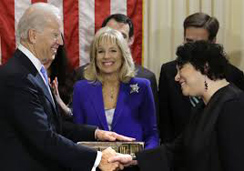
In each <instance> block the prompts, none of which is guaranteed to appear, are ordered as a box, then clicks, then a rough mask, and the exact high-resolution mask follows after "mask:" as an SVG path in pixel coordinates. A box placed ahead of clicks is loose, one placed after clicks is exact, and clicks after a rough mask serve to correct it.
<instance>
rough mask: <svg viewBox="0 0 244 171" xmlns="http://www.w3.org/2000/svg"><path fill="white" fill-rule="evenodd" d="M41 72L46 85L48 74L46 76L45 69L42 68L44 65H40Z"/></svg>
mask: <svg viewBox="0 0 244 171" xmlns="http://www.w3.org/2000/svg"><path fill="white" fill-rule="evenodd" d="M41 73H42V75H43V77H44V79H45V83H46V85H47V86H48V76H47V70H46V69H45V68H44V66H42V67H41Z"/></svg>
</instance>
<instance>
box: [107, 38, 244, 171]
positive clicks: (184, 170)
mask: <svg viewBox="0 0 244 171" xmlns="http://www.w3.org/2000/svg"><path fill="white" fill-rule="evenodd" d="M176 63H177V74H176V76H175V80H176V81H177V82H178V84H180V87H181V90H182V93H183V95H185V96H191V97H195V96H196V97H200V98H201V99H202V100H203V102H204V108H199V110H195V112H196V113H194V114H193V115H192V117H191V119H190V121H189V123H188V125H187V126H186V129H185V130H184V131H183V133H182V135H181V136H180V137H178V138H177V139H176V140H175V141H174V142H172V143H168V144H167V143H166V144H164V145H161V146H160V147H158V148H155V149H151V150H145V151H142V152H139V153H137V154H136V159H137V163H138V165H139V167H140V169H141V171H147V170H154V171H161V170H164V171H167V170H180V171H206V170H208V171H233V170H234V171H243V170H244V158H243V154H244V147H243V143H244V135H243V130H244V124H243V120H244V115H243V111H244V105H243V104H244V92H243V91H242V90H241V89H239V88H238V87H237V86H236V85H234V84H233V83H230V82H228V81H227V79H226V73H227V72H228V65H229V63H228V60H227V59H226V54H225V52H224V51H223V47H222V46H220V45H218V44H213V43H210V42H206V41H196V42H194V43H186V44H184V45H182V46H180V47H178V50H177V59H176ZM114 161H120V162H121V163H124V164H126V165H128V164H131V163H132V158H131V157H130V156H128V155H122V154H121V155H118V156H117V157H116V156H115V157H114V158H110V159H109V162H114ZM134 164H135V161H134Z"/></svg>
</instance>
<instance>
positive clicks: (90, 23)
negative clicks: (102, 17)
mask: <svg viewBox="0 0 244 171" xmlns="http://www.w3.org/2000/svg"><path fill="white" fill-rule="evenodd" d="M94 11H95V0H89V1H79V50H80V58H79V60H80V63H79V65H80V66H81V65H84V64H86V63H88V62H89V61H90V58H89V48H90V43H91V41H92V39H93V37H94V33H95V24H94V23H95V14H94Z"/></svg>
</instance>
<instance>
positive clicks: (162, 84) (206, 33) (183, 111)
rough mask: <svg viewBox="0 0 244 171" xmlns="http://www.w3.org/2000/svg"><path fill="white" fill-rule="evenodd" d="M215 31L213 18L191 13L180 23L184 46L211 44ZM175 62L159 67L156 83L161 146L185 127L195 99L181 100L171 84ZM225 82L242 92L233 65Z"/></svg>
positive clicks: (242, 82) (243, 79)
mask: <svg viewBox="0 0 244 171" xmlns="http://www.w3.org/2000/svg"><path fill="white" fill-rule="evenodd" d="M218 29H219V22H218V20H217V19H216V18H214V17H210V16H209V15H207V14H204V13H195V14H192V15H190V16H188V17H187V18H186V19H185V21H184V42H192V41H196V40H206V41H211V42H213V43H215V41H216V35H217V32H218ZM176 73H177V70H176V62H175V60H174V61H171V62H168V63H165V64H163V65H162V67H161V72H160V79H159V123H160V124H159V128H160V130H159V131H160V138H161V140H162V142H169V141H172V140H173V139H174V138H176V137H177V136H178V135H179V134H180V133H181V132H182V131H183V130H184V127H185V125H186V124H187V123H188V120H189V118H190V114H191V110H195V108H194V106H196V105H197V104H198V102H199V99H198V98H196V97H194V98H189V97H185V96H183V94H182V92H181V88H180V85H179V84H178V83H177V82H176V81H175V75H176ZM226 77H227V80H228V81H229V82H232V83H234V84H235V85H236V86H238V87H239V88H240V89H242V90H244V75H243V72H242V71H240V70H239V69H238V68H236V67H235V66H233V65H231V64H230V65H228V68H227V75H226Z"/></svg>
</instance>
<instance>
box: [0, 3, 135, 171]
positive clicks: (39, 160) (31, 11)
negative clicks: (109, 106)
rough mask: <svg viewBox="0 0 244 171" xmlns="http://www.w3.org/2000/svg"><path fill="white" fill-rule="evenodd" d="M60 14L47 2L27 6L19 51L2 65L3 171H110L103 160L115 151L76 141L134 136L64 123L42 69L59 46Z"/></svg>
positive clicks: (0, 163) (0, 142)
mask: <svg viewBox="0 0 244 171" xmlns="http://www.w3.org/2000/svg"><path fill="white" fill-rule="evenodd" d="M58 12H59V11H58V9H57V8H56V7H54V6H52V5H50V4H47V3H35V4H33V5H31V6H30V7H29V8H28V9H27V10H26V12H25V13H24V15H23V16H22V17H21V19H20V21H19V24H18V36H19V38H20V44H19V46H18V49H17V50H16V51H15V53H14V55H13V57H12V58H11V59H10V60H9V61H8V62H7V63H6V64H5V65H4V66H2V67H1V69H0V80H1V82H0V92H1V96H0V105H1V106H0V111H1V112H0V134H1V136H0V151H1V155H0V166H1V170H3V171H5V170H11V171H14V170H23V171H33V170H38V171H47V170H66V169H72V170H83V171H91V170H95V169H96V168H97V167H99V168H100V169H101V170H113V169H115V168H117V167H119V164H118V163H113V164H112V163H108V162H107V159H108V158H109V157H111V156H113V155H115V151H114V150H112V149H111V148H108V149H106V150H104V151H102V152H97V151H95V150H93V149H90V148H87V147H84V146H80V145H77V144H76V143H75V142H74V141H81V140H95V139H99V140H112V141H114V140H116V139H118V140H129V141H130V140H132V139H130V138H128V137H124V136H120V135H118V134H116V133H114V132H108V131H102V130H99V129H97V128H95V127H90V126H80V125H72V124H71V123H69V124H68V125H66V124H64V125H63V124H62V122H61V120H60V114H59V112H58V109H57V104H56V101H55V99H54V98H53V94H52V92H51V90H50V87H49V84H48V80H47V75H46V70H45V67H48V66H50V64H51V62H52V61H53V59H54V56H55V54H56V51H57V49H58V47H59V45H62V44H63V41H62V39H61V31H60V30H61V19H60V17H59V15H57V14H58ZM44 66H45V67H44ZM67 126H69V127H68V130H67ZM63 132H65V133H66V135H67V134H68V136H69V137H70V138H72V139H73V141H71V140H69V139H67V138H66V137H65V136H66V135H63V134H62V133H63Z"/></svg>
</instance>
